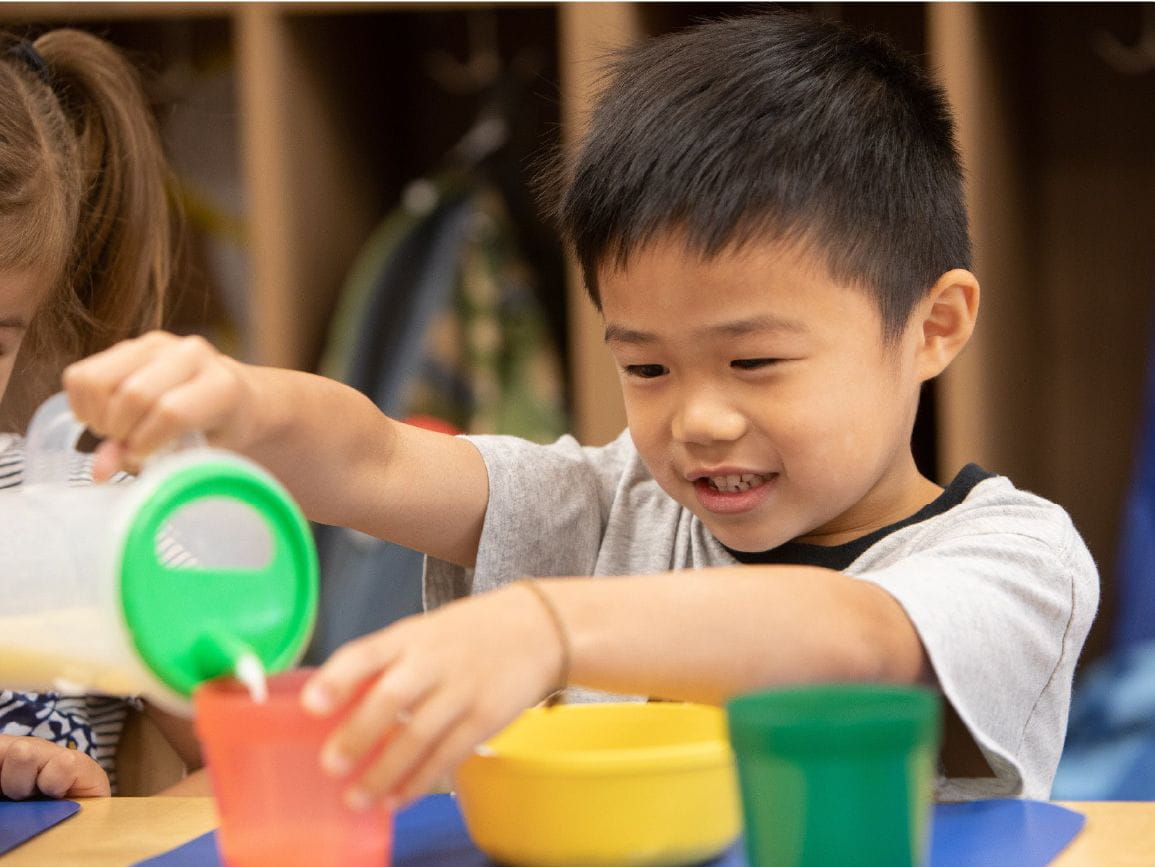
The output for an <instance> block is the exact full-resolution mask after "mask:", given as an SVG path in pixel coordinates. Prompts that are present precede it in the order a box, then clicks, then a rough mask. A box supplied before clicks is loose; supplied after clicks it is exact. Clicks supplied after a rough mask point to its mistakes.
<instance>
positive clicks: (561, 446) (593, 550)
mask: <svg viewBox="0 0 1155 867" xmlns="http://www.w3.org/2000/svg"><path fill="white" fill-rule="evenodd" d="M627 437H628V434H625V433H623V434H622V436H621V437H619V438H618V439H617V440H615V441H614V442H613V443H610V444H609V445H607V446H604V447H600V448H590V447H584V446H581V445H579V444H578V443H577V441H576V440H574V439H573V438H572V437H569V436H565V437H562V438H561V439H559V440H557V441H556V442H554V443H551V444H549V445H539V444H537V443H532V442H529V441H527V440H523V439H519V438H517V437H508V436H475V437H468V438H467V439H468V440H469V441H470V442H471V443H473V445H474V446H476V447H477V450H478V451H479V452H481V456H482V459H483V460H484V461H485V467H486V472H487V473H488V477H489V503H488V506H487V508H486V512H485V523H484V525H483V527H482V533H481V541H480V544H479V546H478V553H477V562H476V564H475V566H474V568H473V569H472V570H467V569H463V568H462V567H460V566H456V565H454V564H451V563H446V562H444V561H441V560H437V559H435V558H432V557H428V558H426V562H425V581H424V587H425V591H424V592H425V606H426V608H434V607H436V606H438V605H443V604H445V603H446V602H449V601H451V600H452V599H456V598H460V597H462V596H467V595H469V594H471V593H482V592H485V591H486V590H492V589H494V588H496V587H499V586H501V585H503V584H506V583H508V582H510V581H514V580H516V579H517V578H520V577H522V576H526V575H532V576H534V577H541V578H545V577H550V576H566V575H589V574H591V573H592V572H593V570H594V566H595V564H596V562H597V558H598V551H599V548H600V546H601V542H602V537H603V536H604V534H605V529H606V524H607V521H608V516H609V512H610V507H611V504H612V502H613V496H614V489H615V487H616V484H617V480H618V478H619V477H620V476H621V473H622V469H623V467H624V466H625V464H626V462H627V461H628V459H629V455H630V454H631V449H630V443H629V440H628V439H627Z"/></svg>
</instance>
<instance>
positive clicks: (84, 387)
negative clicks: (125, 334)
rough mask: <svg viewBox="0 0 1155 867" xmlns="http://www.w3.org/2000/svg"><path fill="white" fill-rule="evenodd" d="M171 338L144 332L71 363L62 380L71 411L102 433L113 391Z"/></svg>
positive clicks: (165, 335)
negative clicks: (132, 338)
mask: <svg viewBox="0 0 1155 867" xmlns="http://www.w3.org/2000/svg"><path fill="white" fill-rule="evenodd" d="M174 339H175V338H174V337H172V335H168V334H163V333H160V332H156V333H152V334H146V335H144V336H143V337H138V338H136V339H134V340H126V341H124V342H123V343H118V344H117V345H115V346H113V347H111V348H109V349H106V350H104V351H103V352H98V353H96V354H95V355H91V356H89V357H88V358H85V359H83V360H81V361H78V362H76V363H74V364H70V365H69V366H68V367H67V368H65V370H64V375H63V382H64V389H65V391H67V392H68V402H69V404H70V405H71V406H72V412H73V414H74V415H75V416H76V417H77V418H78V419H80V420H81V421H82V422H84V423H85V424H86V425H88V426H89V427H90V428H92V429H93V431H95V432H96V433H99V434H103V433H105V426H104V412H105V409H106V408H107V406H108V399H109V397H110V396H111V395H112V393H113V391H115V390H116V388H117V387H118V386H119V385H120V383H121V382H123V381H124V379H125V377H127V376H130V375H131V374H132V373H133V371H135V370H139V369H140V368H141V367H142V366H143V365H145V364H147V363H148V360H149V359H151V358H152V357H153V356H154V355H155V354H156V353H157V352H158V351H159V349H160V348H161V347H163V346H164V345H165V344H166V343H167V342H168V341H169V340H174Z"/></svg>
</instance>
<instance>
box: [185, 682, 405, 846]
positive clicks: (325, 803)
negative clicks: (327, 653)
mask: <svg viewBox="0 0 1155 867" xmlns="http://www.w3.org/2000/svg"><path fill="white" fill-rule="evenodd" d="M312 673H313V671H312V670H310V669H296V670H293V671H289V672H285V673H283V674H278V675H274V676H273V677H270V678H269V682H268V686H269V697H268V700H267V701H265V702H262V703H260V704H258V703H257V702H254V701H253V699H252V698H251V697H250V695H249V691H248V688H247V687H245V686H243V685H242V684H240V683H239V682H237V681H234V680H231V679H224V680H215V681H211V682H209V683H206V684H204V685H202V686H201V687H200V688H198V689H197V691H196V693H195V694H194V696H193V704H194V709H195V711H196V731H197V736H198V737H199V738H200V742H201V747H202V749H203V750H204V754H205V760H206V764H207V766H208V773H209V779H210V780H211V782H212V787H213V794H214V796H215V797H216V802H217V812H218V815H219V818H220V830H219V831H218V834H217V840H218V844H219V846H220V854H221V858H222V859H223V860H224V862H225V864H227V865H229V867H295V865H309V867H323V865H334V867H336V865H341V867H362V865H366V867H368V865H372V867H383V865H387V864H388V863H389V855H390V850H391V847H392V838H393V822H392V816H391V815H390V812H389V811H388V810H387V809H385V808H384V807H374V808H373V809H370V810H365V811H358V810H353V809H350V808H349V807H347V806H346V805H345V802H344V800H343V799H342V794H343V792H344V790H345V787H346V785H347V782H346V781H343V780H338V779H334V778H333V777H330V776H329V775H328V774H326V773H325V772H324V771H322V770H321V759H320V756H321V745H322V744H323V743H324V742H325V739H326V738H327V737H328V736H329V733H330V732H331V731H333V729H334V728H335V727H336V724H337V722H338V721H339V720H340V719H341V717H342V716H343V714H335V715H333V716H329V717H324V718H318V717H314V716H312V715H311V714H308V713H306V712H305V711H304V709H303V708H302V707H301V701H300V694H301V687H302V686H303V685H304V683H305V681H306V680H308V678H309V677H310V676H311V675H312Z"/></svg>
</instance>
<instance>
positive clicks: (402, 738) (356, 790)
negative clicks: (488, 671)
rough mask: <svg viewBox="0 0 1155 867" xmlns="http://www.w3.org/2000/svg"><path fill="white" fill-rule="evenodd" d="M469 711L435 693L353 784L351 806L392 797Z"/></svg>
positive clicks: (455, 698)
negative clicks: (387, 796) (389, 795)
mask: <svg viewBox="0 0 1155 867" xmlns="http://www.w3.org/2000/svg"><path fill="white" fill-rule="evenodd" d="M467 711H468V706H467V703H466V702H465V701H463V700H462V699H461V698H460V697H459V696H457V695H453V694H450V693H448V692H444V691H443V692H437V693H434V694H433V695H431V696H430V697H429V698H427V699H425V700H424V701H423V702H421V703H420V704H419V705H417V706H416V707H415V708H414V710H413V712H412V715H411V716H410V717H409V718H408V719H404V720H403V721H400V722H398V723H397V724H396V725H395V726H393V728H392V729H391V730H390V731H389V732H387V733H386V734H385V735H384V737H385V746H384V747H383V749H382V750H381V753H380V755H378V756H377V758H376V759H375V760H374V761H373V763H372V764H371V765H370V766H369V768H368V769H367V770H366V771H365V772H364V773H362V775H361V776H360V777H359V778H358V779H357V780H355V781H354V782H353V785H352V787H351V788H350V791H349V796H348V797H349V801H350V803H351V804H353V805H354V806H364V805H367V804H370V803H373V802H374V801H379V800H380V799H381V798H382V797H384V796H386V795H388V794H390V793H392V792H393V791H394V790H395V789H396V788H397V786H398V784H399V783H402V782H404V781H407V780H408V779H409V778H410V777H411V776H412V775H413V774H415V773H417V771H418V770H419V769H420V768H421V767H422V761H423V759H424V758H425V757H426V756H428V755H429V754H431V753H432V751H433V750H434V749H435V746H436V744H437V743H439V742H440V741H441V740H442V739H443V738H445V737H446V736H447V733H448V732H449V731H450V730H451V729H452V727H453V726H454V725H455V724H456V723H457V722H458V721H459V720H461V719H462V717H464V716H465V714H466V713H467ZM378 728H379V727H378ZM378 737H381V735H380V733H379V734H378Z"/></svg>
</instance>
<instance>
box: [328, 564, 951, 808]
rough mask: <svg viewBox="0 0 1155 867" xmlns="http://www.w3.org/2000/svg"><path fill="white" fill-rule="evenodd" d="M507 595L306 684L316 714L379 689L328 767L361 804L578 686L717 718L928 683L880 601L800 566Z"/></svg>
mask: <svg viewBox="0 0 1155 867" xmlns="http://www.w3.org/2000/svg"><path fill="white" fill-rule="evenodd" d="M538 587H539V589H540V590H542V591H543V592H544V593H545V594H546V601H547V602H548V604H549V606H550V607H552V608H553V609H554V610H555V612H556V614H557V617H558V620H559V621H560V626H561V627H562V628H561V631H560V632H559V630H558V629H557V625H556V624H555V623H554V619H553V616H552V615H551V613H550V612H549V611H548V610H547V608H546V605H545V604H543V601H542V600H541V599H539V598H538V597H537V595H536V594H535V593H534V592H532V589H530V588H526V587H523V586H519V585H518V584H516V583H515V584H513V585H510V586H507V587H504V588H502V589H500V590H496V591H493V592H491V593H486V594H482V595H480V596H475V597H472V598H470V599H464V600H460V601H457V602H454V603H451V604H449V605H446V606H444V607H443V608H440V609H438V610H436V611H434V612H432V613H430V614H427V615H424V616H418V617H411V618H407V619H405V620H403V621H400V622H399V623H398V624H395V625H394V626H391V627H388V628H386V629H384V630H381V631H379V632H377V633H373V634H372V635H368V636H365V637H363V638H361V639H357V640H356V641H353V642H351V643H350V644H348V645H346V646H345V647H344V648H342V649H341V650H339V651H338V652H337V653H335V654H334V655H333V657H332V658H331V659H330V660H329V661H328V662H327V663H326V664H325V665H324V666H323V667H322V669H321V670H320V672H319V673H318V674H317V675H316V676H315V677H314V678H313V679H312V680H311V681H310V684H309V685H308V688H307V689H306V692H305V702H306V705H307V706H308V707H310V708H312V709H313V710H315V711H317V712H331V711H332V710H333V709H334V708H337V707H340V706H341V705H342V704H343V703H344V702H345V701H347V700H348V699H349V697H350V696H351V695H352V694H353V692H354V691H355V690H356V688H357V687H358V686H359V685H360V684H361V683H362V682H363V681H365V680H366V679H367V678H373V677H375V678H376V681H375V683H374V684H373V685H372V686H371V688H370V689H369V690H368V692H367V693H366V695H365V697H364V698H363V699H361V700H360V703H359V704H358V706H357V707H356V708H355V709H354V710H353V711H352V712H351V713H350V714H349V717H348V719H347V720H346V721H345V722H344V723H343V724H342V725H341V727H340V728H339V730H338V731H337V732H336V733H335V734H334V735H333V736H332V737H331V739H330V741H329V742H328V744H327V745H326V748H325V750H324V752H323V761H324V764H325V765H326V767H327V769H328V770H329V771H330V772H331V773H333V774H335V775H338V776H344V775H346V774H347V773H348V772H349V769H350V768H352V767H354V766H356V765H357V764H358V762H359V760H360V759H361V758H362V757H363V756H364V755H366V754H367V753H369V752H370V751H371V750H373V749H374V748H376V747H377V746H378V745H379V744H380V743H381V742H382V740H383V739H385V738H388V743H387V745H386V746H385V747H384V748H383V749H382V751H381V753H380V755H379V756H378V757H377V759H376V760H375V761H374V762H373V763H372V765H371V766H370V767H369V768H368V770H367V771H366V772H365V773H364V774H362V775H361V777H360V778H359V779H358V780H355V781H351V783H352V787H351V789H350V798H351V800H352V801H353V802H355V803H361V804H366V803H369V802H372V801H374V800H378V799H381V798H385V797H392V798H396V799H398V800H400V801H405V800H408V799H410V798H413V797H417V796H418V795H421V794H423V793H424V792H425V791H426V790H427V789H428V787H429V786H430V785H431V784H432V783H433V782H434V781H435V780H436V779H438V778H439V777H440V776H442V775H443V774H445V773H446V772H448V771H450V770H451V769H452V768H453V767H454V766H455V765H456V764H457V763H458V762H460V761H461V760H462V759H464V758H465V757H466V756H467V755H468V754H469V753H470V752H471V751H472V750H473V749H474V747H476V746H477V745H478V744H479V743H481V742H482V741H483V740H485V739H486V738H488V737H490V736H491V735H493V734H495V733H496V732H497V731H499V730H500V729H501V728H503V727H504V726H505V725H507V724H508V723H509V722H511V721H512V720H513V718H514V717H515V716H517V714H518V713H520V712H521V711H522V710H523V709H524V708H526V707H530V706H532V705H534V704H536V703H537V702H539V701H541V699H542V698H544V697H545V696H546V695H547V694H548V693H549V692H551V691H552V690H553V689H554V688H556V687H557V686H559V685H560V684H559V682H558V681H559V678H560V677H561V676H562V672H563V671H564V670H565V669H566V668H567V667H568V674H569V676H568V678H567V681H568V683H571V684H580V685H582V686H588V687H593V688H596V689H603V690H607V691H611V692H619V693H632V694H642V695H651V696H657V697H661V698H668V699H682V700H689V701H700V702H710V703H721V702H723V701H725V700H726V699H727V698H729V697H730V696H732V695H736V694H738V693H741V692H746V691H750V690H754V689H759V688H764V687H767V686H771V685H775V684H786V683H801V682H812V681H821V680H862V681H889V682H896V683H913V682H917V681H920V680H925V679H927V678H928V676H929V671H930V666H929V663H928V661H927V657H926V654H925V653H924V651H923V648H922V644H921V642H920V641H919V638H918V634H917V633H916V631H915V628H914V626H913V624H912V623H911V621H910V620H909V619H908V618H907V616H906V614H905V612H904V611H903V609H902V607H901V606H900V605H899V604H898V603H897V602H895V601H894V599H893V598H891V596H890V595H889V594H888V593H887V592H886V591H884V590H882V589H881V588H879V587H877V586H875V585H873V584H870V583H868V582H865V581H860V580H857V579H854V578H849V577H847V576H845V575H842V574H841V573H838V572H834V571H832V570H827V569H821V568H817V567H806V566H740V567H727V568H719V569H710V570H696V571H685V572H677V573H673V574H665V575H652V576H639V577H630V578H615V579H606V580H597V581H591V580H589V579H584V578H582V579H564V578H563V579H547V580H541V581H540V582H538Z"/></svg>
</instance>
